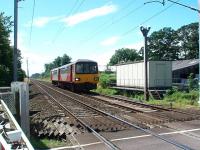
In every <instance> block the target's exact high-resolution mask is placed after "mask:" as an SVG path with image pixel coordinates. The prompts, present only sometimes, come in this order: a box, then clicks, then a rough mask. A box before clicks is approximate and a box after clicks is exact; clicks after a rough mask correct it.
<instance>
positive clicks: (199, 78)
mask: <svg viewBox="0 0 200 150" xmlns="http://www.w3.org/2000/svg"><path fill="white" fill-rule="evenodd" d="M198 2H199V8H200V1H198ZM199 30H200V14H199ZM199 39H200V31H199ZM199 60H200V40H199ZM198 80H199V82H198V83H199V92H200V64H199V77H198ZM199 106H200V96H199Z"/></svg>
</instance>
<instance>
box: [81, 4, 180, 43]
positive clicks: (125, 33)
mask: <svg viewBox="0 0 200 150" xmlns="http://www.w3.org/2000/svg"><path fill="white" fill-rule="evenodd" d="M178 1H180V0H177V1H176V2H178ZM173 5H174V3H173V4H170V5H169V6H168V7H166V8H164V9H162V10H161V11H158V12H157V13H155V14H154V15H152V16H151V17H149V18H147V19H146V20H144V21H143V22H141V23H140V24H139V25H136V26H134V27H133V28H131V29H129V30H128V31H126V32H124V33H123V34H122V35H121V36H126V35H128V34H129V33H131V32H133V31H134V30H136V29H138V27H140V25H141V24H144V23H146V22H148V21H150V20H151V19H153V18H155V17H157V16H158V15H160V14H162V13H163V12H165V11H166V10H167V9H169V8H170V7H172V6H173ZM143 6H144V4H143ZM140 8H142V6H139V7H137V8H136V9H134V10H135V11H137V10H138V9H140ZM135 11H131V12H129V13H133V12H135ZM126 16H129V14H127V15H126ZM118 21H120V19H118V20H117V21H116V23H117V22H118ZM114 24H115V22H114ZM111 25H113V24H110V26H109V27H111ZM109 27H108V28H109ZM99 32H100V31H98V32H96V33H95V34H94V35H92V36H91V37H90V38H88V39H86V40H85V41H84V43H83V44H82V45H84V44H86V43H87V42H89V41H90V40H91V39H93V38H94V36H96V35H97V33H99ZM82 45H81V46H82Z"/></svg>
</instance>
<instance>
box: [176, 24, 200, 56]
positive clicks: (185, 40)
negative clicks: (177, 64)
mask: <svg viewBox="0 0 200 150" xmlns="http://www.w3.org/2000/svg"><path fill="white" fill-rule="evenodd" d="M176 32H177V35H178V41H179V47H180V51H181V53H180V55H179V57H180V59H194V58H198V57H199V34H198V32H199V25H198V23H191V24H188V25H185V26H182V27H181V28H179V29H178V30H177V31H176Z"/></svg>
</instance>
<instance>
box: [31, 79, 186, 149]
mask: <svg viewBox="0 0 200 150" xmlns="http://www.w3.org/2000/svg"><path fill="white" fill-rule="evenodd" d="M34 82H37V83H36V84H37V85H38V84H39V85H38V86H40V88H43V90H44V88H45V90H44V91H46V92H45V93H46V94H49V93H51V95H50V94H49V97H51V98H52V99H53V98H54V97H53V96H52V93H53V92H55V93H57V94H59V95H60V97H62V98H63V96H64V97H67V98H68V99H71V100H72V101H73V103H75V104H76V105H77V104H79V105H82V107H85V108H87V109H88V110H90V111H91V110H93V111H95V112H96V113H97V114H98V115H100V114H101V115H103V116H104V117H106V118H107V119H108V120H111V119H113V120H115V121H114V122H116V121H118V123H119V122H121V124H123V125H124V124H126V125H129V126H130V127H133V128H135V129H138V130H140V131H143V132H145V133H148V134H151V135H152V136H154V137H156V138H159V139H161V140H163V141H165V142H167V143H170V144H172V145H175V146H177V147H179V148H181V149H190V148H189V147H187V146H184V145H182V144H179V143H177V142H175V141H173V140H171V139H167V138H164V137H162V136H160V135H158V134H155V133H154V132H152V131H150V130H147V129H144V128H141V127H140V126H138V125H136V124H133V123H131V122H128V121H126V120H124V119H123V118H121V117H118V116H115V115H113V114H112V113H108V112H107V111H104V110H101V109H99V108H101V107H98V108H97V107H96V108H95V107H94V106H92V105H91V104H87V102H88V100H90V99H88V100H86V98H85V97H84V96H80V95H78V94H74V93H72V92H69V93H68V94H66V93H64V92H62V91H60V90H58V89H55V88H53V87H49V85H45V84H43V83H39V82H38V81H34ZM50 91H51V92H50ZM71 94H73V97H72V95H71ZM61 95H62V96H61ZM80 98H82V99H81V100H80ZM55 100H56V98H54V101H55ZM56 101H57V100H56ZM57 103H58V101H57ZM59 103H61V102H59ZM63 103H64V100H62V104H59V105H60V106H62V105H63ZM71 106H73V105H71ZM65 107H66V106H64V105H63V108H65ZM67 109H68V111H67V113H68V114H70V115H71V116H72V114H73V115H74V116H76V115H75V114H74V113H72V112H73V111H72V110H70V109H69V108H67ZM71 111H72V112H71ZM78 119H80V118H78ZM76 120H77V119H76ZM77 121H78V120H77ZM84 124H86V126H85V128H86V129H87V130H89V128H88V127H90V126H88V125H87V123H85V122H84V121H83V120H82V123H81V125H82V126H84ZM121 124H119V125H121ZM90 131H92V132H93V133H95V134H96V133H97V132H95V130H94V129H90ZM99 139H101V140H102V141H103V142H106V141H107V139H106V138H102V137H99ZM106 145H107V146H109V145H110V147H111V146H112V147H113V148H114V147H115V145H113V144H112V143H111V142H109V141H107V144H106ZM115 148H117V147H115Z"/></svg>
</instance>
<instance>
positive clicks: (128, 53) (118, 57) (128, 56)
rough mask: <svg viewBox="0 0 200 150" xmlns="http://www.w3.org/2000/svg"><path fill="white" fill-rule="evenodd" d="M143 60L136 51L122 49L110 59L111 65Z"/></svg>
mask: <svg viewBox="0 0 200 150" xmlns="http://www.w3.org/2000/svg"><path fill="white" fill-rule="evenodd" d="M141 59H142V57H141V56H140V55H139V54H138V53H137V51H136V50H135V49H128V48H122V49H118V50H116V51H115V54H114V55H113V56H112V57H111V59H110V62H109V65H115V64H117V63H119V62H128V61H136V60H141Z"/></svg>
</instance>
